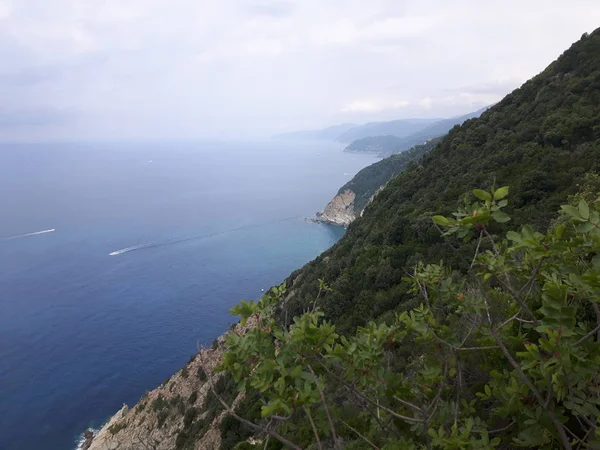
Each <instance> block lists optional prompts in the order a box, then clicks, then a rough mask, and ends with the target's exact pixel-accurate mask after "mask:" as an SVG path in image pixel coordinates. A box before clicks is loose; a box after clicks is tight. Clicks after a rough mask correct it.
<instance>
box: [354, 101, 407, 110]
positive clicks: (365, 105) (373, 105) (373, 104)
mask: <svg viewBox="0 0 600 450" xmlns="http://www.w3.org/2000/svg"><path fill="white" fill-rule="evenodd" d="M409 104H410V102H408V101H406V100H400V101H395V102H385V101H377V100H375V101H369V100H358V101H354V102H351V103H349V104H348V105H347V106H345V107H344V108H342V112H345V113H379V112H382V111H387V110H397V109H400V108H404V107H406V106H408V105H409Z"/></svg>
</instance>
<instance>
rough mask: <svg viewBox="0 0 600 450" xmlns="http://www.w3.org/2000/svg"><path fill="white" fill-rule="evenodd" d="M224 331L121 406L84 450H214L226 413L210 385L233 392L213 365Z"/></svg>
mask: <svg viewBox="0 0 600 450" xmlns="http://www.w3.org/2000/svg"><path fill="white" fill-rule="evenodd" d="M251 322H252V321H250V320H249V321H248V323H247V324H246V325H245V326H243V327H242V326H240V325H239V324H238V325H236V327H235V328H234V329H233V330H232V331H228V332H227V333H230V332H235V333H238V334H243V333H244V332H245V331H246V330H248V329H249V328H250V327H252V326H253V324H252V323H251ZM227 333H225V334H224V335H222V336H220V337H219V338H218V339H217V340H216V342H215V344H213V347H212V348H208V349H202V350H200V352H199V353H198V354H197V355H196V356H195V357H194V358H193V359H192V360H191V361H190V362H189V363H188V364H187V365H186V366H185V367H184V368H183V369H182V370H180V371H179V372H177V373H176V374H175V375H173V376H172V377H171V378H169V379H168V380H167V381H165V382H164V383H163V384H162V385H161V386H159V387H158V388H156V389H154V390H152V391H150V392H147V393H146V394H145V395H144V396H143V397H142V398H141V399H140V400H139V401H138V403H137V404H136V405H135V406H133V407H132V408H129V407H128V406H127V405H123V407H122V408H121V409H120V410H119V411H118V412H117V413H116V414H115V415H114V416H113V417H112V418H111V419H110V420H109V421H108V422H107V423H106V424H105V425H104V426H103V427H102V429H101V430H100V431H99V432H98V433H97V434H96V435H95V436H94V438H93V440H92V441H91V445H90V447H89V449H88V450H117V449H119V450H137V449H152V450H172V449H175V448H177V449H182V450H205V449H218V448H219V447H220V446H221V433H220V430H219V425H220V423H221V421H222V420H223V418H224V417H225V412H223V408H222V407H221V406H220V405H218V404H217V402H218V401H217V400H216V398H215V396H214V395H213V394H212V392H211V386H212V388H213V389H215V390H216V391H217V392H225V391H227V390H229V391H232V389H227V388H228V387H230V386H227V385H226V383H227V381H225V380H227V377H226V376H224V375H223V374H222V373H220V372H216V371H215V370H214V369H215V367H216V366H217V365H219V364H220V363H221V358H222V356H223V348H224V343H225V339H226V336H227ZM223 395H226V394H223ZM241 399H242V396H241V395H238V396H237V397H236V398H228V399H227V401H229V402H230V404H231V406H232V407H233V408H235V406H236V405H237V404H238V403H239V401H240V400H241Z"/></svg>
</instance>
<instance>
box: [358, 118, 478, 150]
mask: <svg viewBox="0 0 600 450" xmlns="http://www.w3.org/2000/svg"><path fill="white" fill-rule="evenodd" d="M486 109H488V108H487V107H485V108H482V109H480V110H478V111H474V112H472V113H469V114H465V115H464V116H459V117H453V118H450V119H443V120H438V121H437V122H433V123H432V124H431V125H427V126H426V127H424V128H422V129H420V130H418V131H416V132H414V133H412V134H410V135H408V136H404V137H398V136H397V135H377V136H375V135H374V136H368V137H365V138H362V139H357V140H355V141H354V142H352V143H351V144H350V145H348V146H347V147H346V151H349V152H367V153H377V154H379V155H380V156H389V155H392V154H394V153H401V152H404V151H406V150H408V149H410V148H411V147H413V146H415V145H420V144H422V143H423V142H427V141H430V140H431V139H436V138H439V137H440V136H443V135H445V134H446V133H448V131H450V130H451V129H452V128H453V127H454V126H456V125H461V124H463V123H464V122H465V121H467V120H469V119H473V118H475V117H479V116H480V115H481V114H482V113H483V112H484V111H485V110H486Z"/></svg>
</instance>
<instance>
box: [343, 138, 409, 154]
mask: <svg viewBox="0 0 600 450" xmlns="http://www.w3.org/2000/svg"><path fill="white" fill-rule="evenodd" d="M400 144H402V139H400V138H399V137H397V136H392V135H386V136H368V137H365V138H361V139H357V140H356V141H354V142H352V143H351V144H350V145H348V146H347V147H346V148H345V149H344V151H345V152H361V153H377V154H382V153H394V149H395V148H396V147H398V146H399V145H400Z"/></svg>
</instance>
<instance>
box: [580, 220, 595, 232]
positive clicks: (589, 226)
mask: <svg viewBox="0 0 600 450" xmlns="http://www.w3.org/2000/svg"><path fill="white" fill-rule="evenodd" d="M594 228H595V227H594V225H593V224H591V223H589V222H584V223H580V224H579V225H577V232H578V233H588V232H590V231H592V230H593V229H594Z"/></svg>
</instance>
